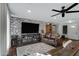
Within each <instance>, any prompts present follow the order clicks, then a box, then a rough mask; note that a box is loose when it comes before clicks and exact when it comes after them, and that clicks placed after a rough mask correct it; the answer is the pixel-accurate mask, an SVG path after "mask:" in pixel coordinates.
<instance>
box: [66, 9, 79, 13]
mask: <svg viewBox="0 0 79 59" xmlns="http://www.w3.org/2000/svg"><path fill="white" fill-rule="evenodd" d="M77 12H79V10H76V11H67V12H66V13H77Z"/></svg>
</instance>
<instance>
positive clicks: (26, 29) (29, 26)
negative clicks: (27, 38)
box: [22, 22, 39, 33]
mask: <svg viewBox="0 0 79 59" xmlns="http://www.w3.org/2000/svg"><path fill="white" fill-rule="evenodd" d="M38 32H39V24H35V23H27V22H22V33H38Z"/></svg>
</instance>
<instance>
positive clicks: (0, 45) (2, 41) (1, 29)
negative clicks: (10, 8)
mask: <svg viewBox="0 0 79 59" xmlns="http://www.w3.org/2000/svg"><path fill="white" fill-rule="evenodd" d="M6 11H7V9H6V4H4V3H0V55H6V50H7V49H6V46H7V43H6V40H7V37H6V32H7V31H6V30H7V20H6V19H7V18H6V14H7V13H6Z"/></svg>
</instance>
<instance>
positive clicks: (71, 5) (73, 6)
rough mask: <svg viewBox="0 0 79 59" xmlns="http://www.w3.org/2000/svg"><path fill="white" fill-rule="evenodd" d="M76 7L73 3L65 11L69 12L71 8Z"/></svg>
mask: <svg viewBox="0 0 79 59" xmlns="http://www.w3.org/2000/svg"><path fill="white" fill-rule="evenodd" d="M76 5H78V3H74V4H73V5H71V6H70V7H68V8H67V9H66V10H65V11H68V10H70V9H71V8H73V7H75V6H76Z"/></svg>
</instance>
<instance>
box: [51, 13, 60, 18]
mask: <svg viewBox="0 0 79 59" xmlns="http://www.w3.org/2000/svg"><path fill="white" fill-rule="evenodd" d="M59 14H60V13H57V14H55V15H52V16H51V17H54V16H57V15H59Z"/></svg>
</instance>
